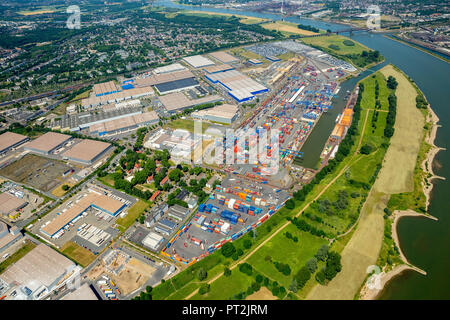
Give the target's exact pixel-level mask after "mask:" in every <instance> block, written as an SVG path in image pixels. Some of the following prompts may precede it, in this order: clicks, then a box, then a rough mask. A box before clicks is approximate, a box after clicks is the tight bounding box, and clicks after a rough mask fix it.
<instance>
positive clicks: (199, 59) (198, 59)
mask: <svg viewBox="0 0 450 320" xmlns="http://www.w3.org/2000/svg"><path fill="white" fill-rule="evenodd" d="M183 60H184V61H185V62H187V63H189V64H190V65H191V66H193V67H194V68H196V69H198V68H203V67H207V66H212V65H214V64H215V63H214V62H213V61H211V60H209V59H208V58H205V57H204V56H201V55H197V56H191V57H186V58H183Z"/></svg>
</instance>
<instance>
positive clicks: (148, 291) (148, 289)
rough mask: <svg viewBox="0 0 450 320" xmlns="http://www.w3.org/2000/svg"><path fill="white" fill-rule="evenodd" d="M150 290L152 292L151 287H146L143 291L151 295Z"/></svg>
mask: <svg viewBox="0 0 450 320" xmlns="http://www.w3.org/2000/svg"><path fill="white" fill-rule="evenodd" d="M152 290H153V287H152V286H147V287H145V291H147V293H151V292H152Z"/></svg>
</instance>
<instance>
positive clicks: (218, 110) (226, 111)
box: [191, 104, 239, 124]
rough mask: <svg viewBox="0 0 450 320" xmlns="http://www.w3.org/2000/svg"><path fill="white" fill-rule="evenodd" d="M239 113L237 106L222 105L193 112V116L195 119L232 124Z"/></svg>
mask: <svg viewBox="0 0 450 320" xmlns="http://www.w3.org/2000/svg"><path fill="white" fill-rule="evenodd" d="M238 111H239V108H238V107H237V106H236V105H232V104H222V105H220V106H217V107H213V108H210V109H206V110H200V111H196V112H193V113H192V114H191V116H192V118H194V119H199V120H208V121H216V122H221V123H226V124H231V123H232V122H233V121H234V120H235V119H236V117H237V115H238Z"/></svg>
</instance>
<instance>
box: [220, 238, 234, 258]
mask: <svg viewBox="0 0 450 320" xmlns="http://www.w3.org/2000/svg"><path fill="white" fill-rule="evenodd" d="M220 251H221V252H222V254H223V256H224V257H226V258H229V257H231V256H232V255H233V254H234V253H235V252H236V248H235V247H234V244H233V243H231V242H227V243H225V244H224V245H223V246H222V248H221V249H220Z"/></svg>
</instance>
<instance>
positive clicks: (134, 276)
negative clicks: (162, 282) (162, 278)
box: [111, 258, 155, 296]
mask: <svg viewBox="0 0 450 320" xmlns="http://www.w3.org/2000/svg"><path fill="white" fill-rule="evenodd" d="M154 271H155V268H153V267H152V266H150V265H148V264H145V263H143V262H141V261H139V260H137V259H135V258H131V259H130V261H129V262H128V263H127V264H126V266H125V267H124V268H123V270H122V271H121V272H120V273H119V275H117V276H113V275H111V279H113V281H114V282H115V283H116V284H117V286H118V287H119V288H120V291H121V292H122V294H123V295H125V296H126V295H128V294H130V293H131V292H133V291H135V290H137V289H139V288H140V287H142V286H143V285H144V284H145V283H146V282H147V280H148V279H149V278H150V276H151V275H152V273H153V272H154Z"/></svg>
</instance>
